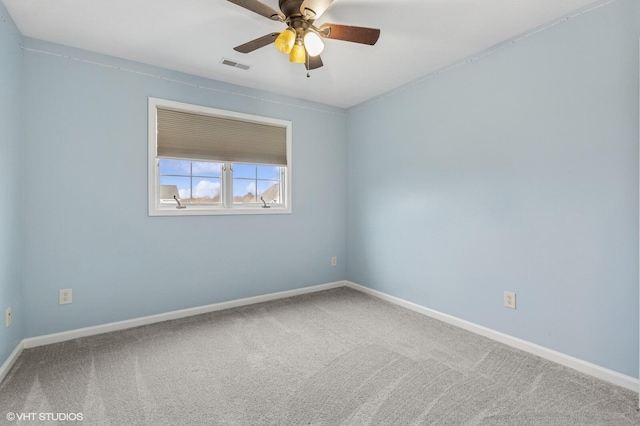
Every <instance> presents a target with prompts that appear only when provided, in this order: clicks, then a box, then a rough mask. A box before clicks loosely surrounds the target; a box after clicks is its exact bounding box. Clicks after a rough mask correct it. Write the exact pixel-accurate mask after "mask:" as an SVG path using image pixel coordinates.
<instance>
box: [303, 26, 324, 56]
mask: <svg viewBox="0 0 640 426" xmlns="http://www.w3.org/2000/svg"><path fill="white" fill-rule="evenodd" d="M304 47H305V48H306V49H307V53H309V56H318V55H319V54H321V53H322V50H323V49H324V43H323V42H322V39H321V38H320V36H319V35H318V34H316V33H315V32H313V31H307V32H306V33H305V35H304Z"/></svg>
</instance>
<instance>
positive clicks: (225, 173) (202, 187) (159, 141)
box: [149, 98, 291, 216]
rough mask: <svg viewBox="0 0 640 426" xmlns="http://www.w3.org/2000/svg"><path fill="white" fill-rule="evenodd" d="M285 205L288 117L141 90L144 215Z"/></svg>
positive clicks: (267, 209) (285, 208) (284, 208)
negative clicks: (145, 101) (145, 135)
mask: <svg viewBox="0 0 640 426" xmlns="http://www.w3.org/2000/svg"><path fill="white" fill-rule="evenodd" d="M290 212H291V122H289V121H284V120H277V119H273V118H265V117H257V116H252V115H248V114H240V113H236V112H231V111H223V110H218V109H213V108H208V107H202V106H197V105H189V104H184V103H179V102H173V101H167V100H162V99H155V98H149V215H150V216H177V215H210V214H274V213H290Z"/></svg>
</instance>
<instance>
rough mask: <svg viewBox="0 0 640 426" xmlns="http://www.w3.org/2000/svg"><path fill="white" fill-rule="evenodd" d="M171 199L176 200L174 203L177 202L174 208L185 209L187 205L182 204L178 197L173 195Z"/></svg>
mask: <svg viewBox="0 0 640 426" xmlns="http://www.w3.org/2000/svg"><path fill="white" fill-rule="evenodd" d="M173 199H174V200H176V203H178V205H177V206H176V209H186V208H187V206H183V205H182V204H180V201H178V199H177V198H176V196H175V195H174V196H173Z"/></svg>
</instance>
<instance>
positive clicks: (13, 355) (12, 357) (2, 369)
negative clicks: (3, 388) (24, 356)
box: [0, 342, 24, 383]
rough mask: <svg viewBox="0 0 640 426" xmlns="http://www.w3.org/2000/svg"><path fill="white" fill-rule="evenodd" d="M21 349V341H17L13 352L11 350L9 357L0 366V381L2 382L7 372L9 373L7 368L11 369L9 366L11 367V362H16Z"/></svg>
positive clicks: (22, 347)
mask: <svg viewBox="0 0 640 426" xmlns="http://www.w3.org/2000/svg"><path fill="white" fill-rule="evenodd" d="M23 349H24V344H23V342H20V343H18V346H16V348H15V349H14V350H13V352H11V355H9V358H7V360H6V361H5V362H4V363H3V364H2V366H1V367H0V383H2V381H3V380H4V378H5V377H7V374H9V370H11V367H13V364H15V363H16V361H17V360H18V357H19V356H20V354H21V353H22V350H23Z"/></svg>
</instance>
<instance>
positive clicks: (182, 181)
mask: <svg viewBox="0 0 640 426" xmlns="http://www.w3.org/2000/svg"><path fill="white" fill-rule="evenodd" d="M160 185H176V186H177V187H178V193H179V194H180V195H179V198H180V202H181V203H182V202H188V201H189V199H190V198H191V189H190V185H191V179H190V178H189V177H188V176H186V177H183V176H160ZM172 202H174V203H175V201H172Z"/></svg>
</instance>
